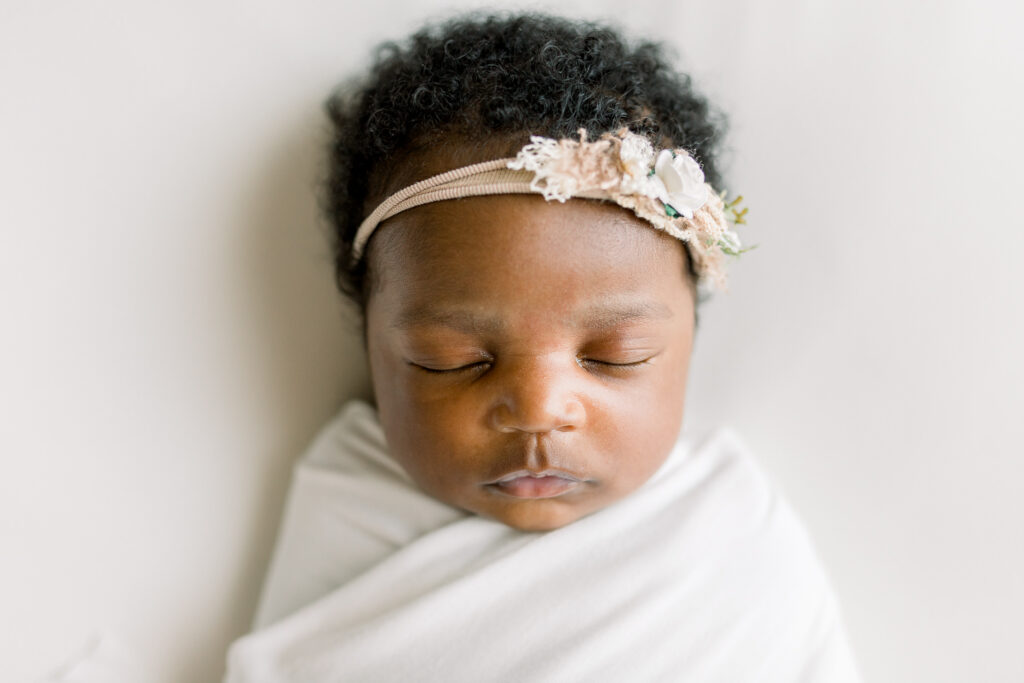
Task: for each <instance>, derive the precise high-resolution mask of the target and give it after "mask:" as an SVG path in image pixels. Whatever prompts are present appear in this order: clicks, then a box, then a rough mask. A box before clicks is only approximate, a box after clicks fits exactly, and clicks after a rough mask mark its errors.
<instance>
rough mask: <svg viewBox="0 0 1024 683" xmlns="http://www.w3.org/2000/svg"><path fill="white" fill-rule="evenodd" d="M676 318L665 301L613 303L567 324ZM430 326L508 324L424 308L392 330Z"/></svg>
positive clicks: (491, 327)
mask: <svg viewBox="0 0 1024 683" xmlns="http://www.w3.org/2000/svg"><path fill="white" fill-rule="evenodd" d="M672 316H673V313H672V309H670V308H669V307H668V306H666V305H665V304H663V303H661V302H654V301H631V302H627V303H615V302H610V303H602V304H598V305H596V306H592V307H590V308H586V309H584V310H582V311H580V312H578V313H577V314H576V315H574V316H573V317H572V318H570V319H569V320H568V321H567V323H568V325H570V326H572V327H580V328H587V329H608V328H610V327H615V326H616V325H621V324H623V323H627V322H632V321H644V320H652V319H665V318H671V317H672ZM427 325H436V326H441V327H450V328H452V329H455V330H458V331H460V332H468V333H481V332H500V331H501V330H502V329H504V327H505V322H504V321H503V320H502V319H501V318H500V317H498V316H492V315H486V314H480V313H477V312H474V311H469V310H459V309H454V310H445V309H438V308H430V307H424V308H411V309H408V310H406V311H403V312H402V314H401V315H399V316H398V318H397V319H396V320H395V321H394V323H392V327H393V328H396V329H407V328H410V327H420V326H427Z"/></svg>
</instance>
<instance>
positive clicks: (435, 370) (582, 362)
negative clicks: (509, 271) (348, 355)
mask: <svg viewBox="0 0 1024 683" xmlns="http://www.w3.org/2000/svg"><path fill="white" fill-rule="evenodd" d="M576 362H577V364H578V365H579V366H580V367H584V368H585V367H586V366H587V365H588V364H594V365H600V366H601V367H606V368H615V369H622V370H631V369H633V368H638V367H641V366H643V365H647V364H648V363H650V362H651V359H650V358H645V359H643V360H638V361H634V362H632V363H611V362H608V361H603V360H597V359H594V358H577V359H576ZM490 364H491V361H486V360H485V361H479V362H476V363H470V364H469V365H461V366H459V367H457V368H446V369H444V370H441V369H438V368H428V367H426V366H425V365H418V364H417V363H410V365H412V366H413V367H415V368H418V369H420V370H423V371H424V372H427V373H430V374H431V375H452V374H457V373H462V372H468V371H470V370H480V369H482V368H483V367H484V366H489V365H490Z"/></svg>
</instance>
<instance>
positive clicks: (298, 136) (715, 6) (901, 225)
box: [0, 0, 1024, 683]
mask: <svg viewBox="0 0 1024 683" xmlns="http://www.w3.org/2000/svg"><path fill="white" fill-rule="evenodd" d="M475 5H476V3H473V2H457V3H448V2H445V3H442V2H430V3H426V4H424V3H423V2H416V3H414V2H412V1H411V0H387V1H382V2H378V3H374V4H373V5H372V6H359V7H352V6H350V5H349V4H346V3H337V2H330V3H329V2H319V1H314V0H300V1H299V2H292V3H288V4H284V3H278V2H269V1H262V0H261V1H257V2H253V3H249V4H247V5H246V6H245V11H244V12H241V11H239V10H238V9H237V8H236V6H235V5H234V4H231V3H226V2H217V1H214V2H203V3H200V2H198V1H193V2H183V3H177V4H173V5H171V4H166V3H165V4H160V5H150V4H145V5H143V4H140V3H130V2H127V0H114V1H112V2H107V3H103V4H102V5H90V6H85V5H83V4H81V3H73V2H70V1H67V0H65V1H55V2H47V3H29V2H12V3H6V4H5V5H3V7H2V8H0V82H3V83H4V87H5V94H4V104H5V106H3V107H0V149H2V150H3V152H2V154H0V193H2V194H3V200H2V201H0V311H3V318H2V325H3V330H2V331H3V334H2V335H0V455H2V458H3V459H2V468H3V469H2V470H0V547H2V548H3V551H4V559H3V561H2V562H0V605H2V606H3V610H0V643H2V645H0V661H2V662H3V663H4V667H5V671H4V675H10V676H12V677H13V678H14V679H15V680H17V679H19V678H21V677H25V676H29V675H31V674H36V673H40V672H41V671H44V670H46V669H49V668H51V667H52V666H53V665H54V664H56V663H57V662H59V661H60V660H61V659H62V658H64V657H65V656H66V655H68V654H69V653H70V652H72V651H74V650H75V649H76V648H77V647H78V646H79V645H80V644H81V643H83V642H85V641H86V640H87V639H88V637H89V635H90V634H93V633H95V632H97V631H102V632H105V633H108V634H112V635H113V636H116V637H117V638H118V640H120V641H121V642H123V643H124V645H125V646H126V647H127V648H128V649H129V651H130V652H131V653H133V655H134V656H136V657H137V658H138V660H139V661H140V662H141V663H142V664H143V665H144V666H145V668H146V669H147V670H148V672H149V673H152V676H153V679H152V680H153V681H155V682H159V683H163V682H166V683H172V682H175V681H181V680H189V681H205V680H216V679H217V677H219V676H220V675H221V672H222V670H223V655H224V649H225V647H226V646H227V644H228V643H229V642H230V641H231V640H232V639H233V638H235V637H237V636H239V635H241V634H242V633H243V632H245V630H246V629H247V628H248V625H249V620H250V619H251V617H252V614H253V611H254V609H255V600H256V599H257V597H258V593H259V588H260V583H261V582H262V580H263V576H264V574H265V572H266V569H267V562H268V560H269V557H270V552H271V547H272V543H273V539H274V535H275V533H276V530H277V525H278V523H279V520H280V514H281V510H282V506H283V503H284V496H285V493H286V490H287V486H288V479H289V476H290V468H291V465H292V463H293V462H294V461H295V460H296V458H298V457H299V456H300V455H301V453H302V450H303V449H304V448H305V447H306V445H307V444H308V443H309V441H310V440H311V439H312V438H313V437H314V435H315V434H316V432H317V430H318V429H319V427H320V426H321V425H322V424H324V423H325V422H326V420H328V419H329V417H330V416H331V415H333V414H334V413H335V412H336V411H337V410H338V408H339V407H340V406H341V404H342V403H343V402H344V401H345V400H346V399H347V398H350V397H352V396H365V395H366V391H367V376H366V370H365V368H364V360H363V356H362V350H361V349H360V344H359V342H358V340H357V337H356V335H355V334H354V333H353V326H352V321H351V318H350V317H348V316H349V313H350V311H348V309H346V307H345V305H344V304H343V303H342V301H341V299H340V297H339V295H338V294H337V293H336V291H335V289H334V283H333V279H332V277H333V276H332V273H331V267H330V262H329V255H328V251H327V246H326V243H325V240H324V239H323V234H322V223H321V220H320V218H319V215H318V208H317V204H316V187H317V183H318V182H319V180H320V177H321V173H322V165H321V159H322V156H321V155H322V154H323V152H322V145H323V142H324V135H325V130H324V126H325V124H326V122H325V121H324V119H323V117H322V114H321V106H322V102H323V100H324V99H325V98H326V97H327V95H328V93H329V92H330V91H331V89H332V88H333V87H334V86H335V84H337V83H338V82H340V81H341V80H342V79H344V78H346V77H348V76H351V75H352V74H353V73H357V72H359V71H360V70H361V69H362V68H363V65H364V64H365V60H366V57H367V54H368V53H369V50H370V48H371V47H372V46H373V45H375V44H376V43H377V42H378V41H380V40H383V39H385V38H396V37H401V36H403V35H405V34H407V33H408V32H409V31H410V30H411V29H413V28H414V27H416V26H417V25H418V24H419V23H420V22H421V20H422V19H423V18H425V17H428V16H432V15H443V14H447V12H448V10H449V9H450V8H452V7H470V6H475ZM519 5H520V6H522V4H521V3H519ZM532 6H533V7H538V6H539V5H536V4H535V5H532ZM550 9H552V10H554V11H557V12H563V13H567V14H570V15H573V16H585V17H592V18H601V17H608V16H612V17H614V18H615V19H616V20H617V21H618V23H620V24H622V25H624V26H625V27H626V28H628V29H629V30H630V31H631V32H632V33H633V34H634V35H640V36H648V37H651V38H654V39H658V40H665V41H668V42H670V43H671V44H672V45H674V46H675V47H676V48H677V49H678V51H679V53H680V56H681V57H682V64H683V66H684V67H685V68H686V69H688V70H689V71H690V72H691V73H692V74H693V75H694V78H695V81H696V83H697V84H698V86H699V87H701V88H702V89H703V90H705V91H706V92H707V94H708V95H709V96H711V98H712V99H713V100H714V101H715V102H716V103H717V104H718V105H719V106H721V107H722V108H723V109H724V110H725V111H727V112H728V113H729V115H730V117H731V119H732V124H733V125H732V130H731V133H730V136H729V144H730V148H731V150H730V152H729V154H728V155H727V157H726V158H727V160H728V162H729V166H728V167H727V168H726V171H727V176H728V177H729V178H730V182H731V183H732V186H731V187H729V188H728V189H729V190H730V191H733V192H739V193H742V194H744V195H745V196H746V198H747V201H746V203H747V205H748V206H749V207H750V214H749V218H750V225H749V227H748V228H747V230H746V231H745V233H744V237H745V239H746V240H747V241H748V242H755V243H758V244H759V245H760V246H759V247H758V249H757V250H755V251H753V252H750V253H749V254H747V255H745V256H744V257H743V258H742V259H741V261H740V262H739V263H737V264H735V266H734V268H733V269H732V278H731V291H730V292H729V293H728V294H724V295H718V296H716V297H715V299H714V300H713V301H712V302H711V303H709V304H708V305H707V307H706V308H705V309H704V310H703V311H702V313H701V329H700V331H699V333H698V338H697V342H696V350H695V357H694V362H693V365H692V375H691V383H690V388H689V394H688V399H687V425H688V426H690V427H691V428H693V429H694V430H698V431H699V430H701V429H706V428H709V427H710V426H712V425H715V424H728V425H730V426H731V427H733V428H734V429H735V430H736V431H737V432H738V433H739V434H740V435H741V436H742V437H743V438H744V439H745V440H746V441H747V443H748V444H749V445H750V446H751V449H752V450H753V452H754V453H755V454H756V455H757V456H758V458H759V460H760V461H761V463H762V464H763V466H764V467H765V469H766V470H767V471H768V472H769V474H770V475H771V476H772V477H773V478H774V479H775V480H776V482H777V483H778V485H779V487H780V488H781V489H782V490H783V491H784V492H785V493H786V495H787V497H789V498H790V500H791V502H792V503H793V505H794V507H795V508H796V510H797V511H798V513H799V514H800V515H801V517H802V518H803V519H804V520H805V523H806V525H807V527H808V529H809V531H810V533H811V537H812V539H813V541H814V543H815V546H816V547H817V548H818V551H819V553H820V555H821V557H822V562H823V564H824V565H825V567H826V569H827V570H828V572H829V575H830V577H831V578H832V580H833V583H834V584H835V586H836V589H837V593H838V594H839V596H840V599H841V600H842V603H843V610H844V616H845V617H846V620H847V625H848V628H849V631H850V639H851V642H852V644H853V648H854V651H855V653H856V655H857V658H858V661H859V663H860V665H861V668H862V670H863V673H864V677H865V680H866V681H900V682H902V681H916V680H925V681H930V682H932V683H960V682H961V681H974V680H978V681H986V682H988V681H1006V682H1010V681H1020V680H1024V656H1022V655H1021V652H1020V647H1019V642H1018V641H1019V627H1018V626H1019V620H1020V616H1019V615H1020V614H1021V612H1024V582H1022V581H1021V580H1020V577H1021V576H1022V575H1024V544H1022V543H1021V539H1022V538H1024V496H1022V495H1021V486H1020V481H1022V480H1024V461H1022V459H1021V457H1020V456H1021V453H1022V447H1021V444H1022V443H1024V421H1022V420H1021V419H1020V415H1019V413H1020V409H1021V406H1022V405H1024V396H1022V389H1021V387H1022V386H1024V362H1022V359H1021V356H1020V349H1021V348H1024V307H1022V306H1021V304H1020V300H1021V293H1022V292H1024V269H1021V268H1020V267H1019V261H1020V254H1021V253H1024V229H1022V228H1024V221H1022V219H1021V218H1020V212H1019V210H1018V208H1017V207H1016V206H1015V202H1016V199H1015V198H1016V197H1017V196H1018V195H1019V194H1020V192H1019V188H1020V187H1021V185H1022V184H1024V173H1022V171H1021V167H1020V159H1021V158H1024V140H1022V136H1024V128H1022V127H1021V126H1020V121H1021V120H1022V119H1024V49H1022V47H1021V41H1020V40H1019V36H1018V35H1017V34H1018V33H1019V30H1018V27H1019V26H1021V25H1024V17H1022V16H1021V15H1022V10H1021V9H1020V8H1019V7H1018V6H1017V5H1012V4H1010V3H1005V2H999V1H998V0H988V1H982V2H970V3H968V2H967V0H940V1H938V2H934V3H931V4H929V5H928V6H927V7H925V6H923V5H921V4H920V3H913V2H910V1H909V0H895V1H892V0H890V1H885V2H884V1H883V0H867V1H866V2H865V1H860V2H853V0H835V1H833V2H827V3H808V2H796V1H785V2H778V3H770V4H768V3H755V2H751V1H749V0H722V1H719V2H704V1H698V0H686V1H683V2H680V1H678V0H648V1H643V2H635V3H631V4H629V5H628V8H625V9H624V6H623V4H622V3H621V2H616V1H612V0H591V1H590V2H582V1H579V2H577V1H575V0H573V1H568V0H567V1H566V2H562V3H559V4H558V5H557V6H551V7H550Z"/></svg>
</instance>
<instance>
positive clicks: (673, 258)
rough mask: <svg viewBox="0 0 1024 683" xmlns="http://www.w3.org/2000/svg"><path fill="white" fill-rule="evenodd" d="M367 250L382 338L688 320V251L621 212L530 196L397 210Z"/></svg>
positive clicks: (592, 204) (598, 205)
mask: <svg viewBox="0 0 1024 683" xmlns="http://www.w3.org/2000/svg"><path fill="white" fill-rule="evenodd" d="M392 221H393V223H392V224H389V225H383V226H382V227H381V229H380V230H379V231H378V232H379V235H376V236H375V237H374V239H375V240H376V239H377V238H378V237H380V238H381V239H380V242H377V243H376V245H374V244H373V243H371V249H370V263H371V268H372V269H376V270H377V271H378V272H377V273H376V276H375V277H376V280H377V289H376V290H375V293H374V294H373V296H372V297H371V302H376V304H377V310H378V313H384V314H386V316H387V318H388V321H389V322H388V327H389V329H395V330H408V329H414V328H416V327H420V328H423V327H429V326H430V325H431V324H433V325H434V326H435V327H445V328H454V329H463V330H490V331H495V330H498V329H500V328H501V327H502V326H503V325H504V326H506V327H515V328H517V329H519V330H524V329H529V328H530V325H531V324H533V323H534V322H536V323H538V324H540V323H542V322H543V323H544V324H547V325H549V326H550V325H557V326H559V327H561V328H566V329H572V328H575V327H580V326H586V327H590V328H598V327H601V326H602V325H604V326H608V325H610V324H613V323H614V324H623V323H624V322H626V321H630V320H632V321H637V320H640V319H648V320H656V319H663V318H667V317H671V316H672V315H683V316H685V315H686V311H688V310H689V306H692V303H690V302H689V301H688V299H689V297H690V290H689V286H688V283H687V282H686V275H685V261H684V257H683V255H682V250H683V247H682V245H681V243H680V242H679V241H678V240H675V239H673V238H671V237H669V236H667V235H664V234H663V233H660V232H659V231H657V230H655V229H653V228H652V227H650V226H649V225H647V224H646V223H645V222H644V221H642V220H641V219H638V218H636V217H635V216H633V215H632V214H630V213H629V212H626V211H625V210H623V209H621V207H618V206H615V205H610V204H604V203H600V202H597V201H593V200H584V199H571V200H569V201H567V202H565V203H564V204H563V203H559V202H546V201H545V200H544V199H543V198H541V197H539V196H533V195H509V196H487V197H475V198H468V199H460V200H457V201H450V202H437V203H433V204H429V205H424V206H422V207H417V208H416V209H413V210H410V211H406V212H403V213H402V214H399V215H398V216H395V217H394V218H393V219H392Z"/></svg>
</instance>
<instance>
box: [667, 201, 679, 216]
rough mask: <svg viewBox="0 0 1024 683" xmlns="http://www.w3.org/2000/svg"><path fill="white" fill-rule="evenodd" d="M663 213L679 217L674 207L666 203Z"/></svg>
mask: <svg viewBox="0 0 1024 683" xmlns="http://www.w3.org/2000/svg"><path fill="white" fill-rule="evenodd" d="M665 213H667V214H668V215H669V217H670V218H678V217H679V212H678V211H676V210H675V209H673V208H672V207H671V206H669V205H668V204H666V205H665Z"/></svg>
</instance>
